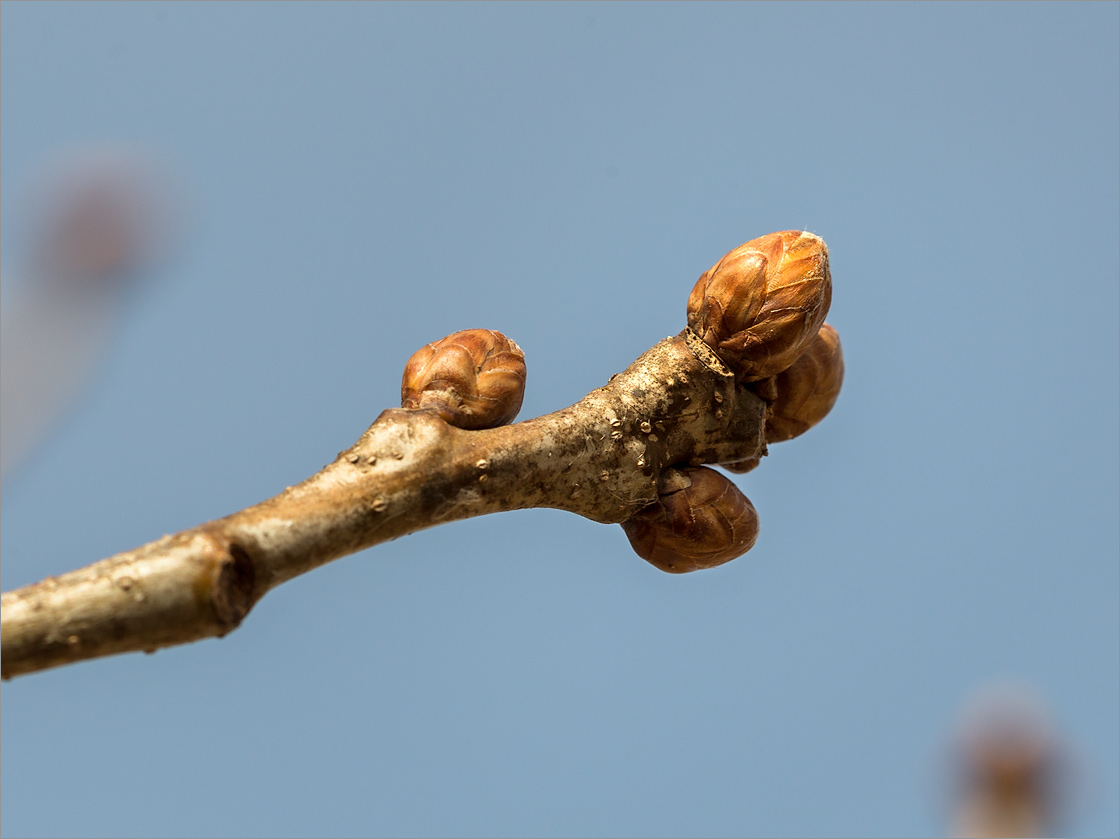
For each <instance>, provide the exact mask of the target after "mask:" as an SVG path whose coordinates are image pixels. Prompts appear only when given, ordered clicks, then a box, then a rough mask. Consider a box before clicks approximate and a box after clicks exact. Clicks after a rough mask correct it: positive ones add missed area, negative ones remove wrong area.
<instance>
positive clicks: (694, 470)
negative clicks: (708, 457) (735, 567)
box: [622, 466, 758, 574]
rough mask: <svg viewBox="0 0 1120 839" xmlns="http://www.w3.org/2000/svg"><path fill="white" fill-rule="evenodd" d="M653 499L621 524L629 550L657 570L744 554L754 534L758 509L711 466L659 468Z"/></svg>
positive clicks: (707, 564) (690, 567) (678, 570)
mask: <svg viewBox="0 0 1120 839" xmlns="http://www.w3.org/2000/svg"><path fill="white" fill-rule="evenodd" d="M658 483H659V487H658V494H659V495H658V499H657V501H655V502H654V503H653V504H650V505H649V506H648V507H645V508H643V509H642V510H640V511H639V512H638V513H636V514H635V515H634V516H632V517H631V518H630V519H628V520H627V521H624V522H623V523H622V529H623V530H624V531H625V532H626V537H627V538H628V539H629V540H630V545H631V546H632V547H633V548H634V552H635V553H636V554H637V555H638V556H640V557H641V558H642V559H644V560H646V561H647V562H649V563H651V564H653V565H656V566H657V567H658V568H660V569H661V570H662V571H668V572H669V573H671V574H683V573H685V572H686V571H698V570H700V569H701V568H714V567H715V566H717V565H722V564H723V563H725V562H729V561H730V560H732V559H734V558H735V557H737V556H741V555H742V554H745V553H746V552H747V551H749V550H750V549H751V547H752V546H753V545H754V543H755V540H756V539H757V538H758V513H756V512H755V509H754V505H752V504H751V502H750V500H749V499H748V498H747V497H746V496H745V495H743V493H741V492H740V491H739V488H738V487H737V486H735V484H733V483H731V481H729V480H728V479H727V478H725V477H724V476H723V475H721V474H720V473H719V472H716V471H715V470H713V469H708V468H706V467H704V466H689V467H686V468H684V469H665V470H664V471H663V472H662V473H661V477H660V480H659V482H658Z"/></svg>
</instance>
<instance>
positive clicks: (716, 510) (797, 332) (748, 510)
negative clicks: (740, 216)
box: [623, 230, 844, 573]
mask: <svg viewBox="0 0 1120 839" xmlns="http://www.w3.org/2000/svg"><path fill="white" fill-rule="evenodd" d="M831 300H832V277H831V274H830V272H829V267H828V249H827V248H826V247H825V244H824V241H823V240H822V239H820V237H818V236H814V235H813V234H812V233H808V232H802V231H796V230H786V231H783V232H781V233H771V234H769V235H767V236H762V237H760V238H758V239H754V240H752V241H750V242H747V243H746V244H745V245H741V246H740V247H738V248H735V250H733V251H731V252H730V253H728V254H727V255H725V256H724V257H723V259H721V260H720V261H719V262H717V263H716V264H715V265H713V266H712V267H711V268H710V269H709V270H708V271H706V272H704V273H703V274H702V275H701V276H700V279H699V280H697V281H696V285H695V286H694V287H693V289H692V293H691V294H690V295H689V298H688V326H689V328H690V329H691V330H692V331H693V332H694V333H695V334H696V335H697V336H699V337H700V338H701V340H703V341H704V343H705V344H707V345H708V347H710V348H711V349H712V350H713V351H714V352H715V353H716V354H717V355H718V356H719V358H720V360H721V361H722V362H723V363H724V364H725V365H726V366H727V367H728V369H729V370H731V371H732V373H733V374H734V375H735V379H736V381H737V382H738V383H739V385H740V386H745V387H750V388H751V389H752V390H754V391H755V392H756V393H757V394H758V395H759V396H761V397H762V398H763V399H765V400H766V402H767V403H768V409H767V419H766V430H765V434H766V442H767V443H778V442H782V441H784V440H790V439H792V438H794V437H796V436H798V435H800V434H803V433H804V432H805V431H807V430H809V429H810V428H812V427H813V426H814V425H816V424H817V423H818V422H820V421H821V420H822V419H824V417H825V415H826V414H828V412H829V411H830V410H831V409H832V406H833V405H834V404H835V402H836V398H837V396H839V394H840V386H841V384H842V383H843V379H844V360H843V355H842V353H841V350H840V337H839V335H838V334H837V332H836V330H835V329H834V328H833V327H831V326H829V325H828V324H826V323H825V322H824V318H825V315H826V314H827V313H828V307H829V304H830V303H831ZM758 463H759V459H758V458H750V459H749V460H744V461H737V462H734V463H725V464H721V465H722V466H723V467H724V468H726V469H727V470H728V471H731V472H748V471H750V470H751V469H753V468H754V467H755V466H757V465H758ZM623 530H624V531H625V532H626V535H627V537H628V538H629V539H630V544H631V545H632V546H633V548H634V550H635V552H636V553H637V554H638V555H639V556H640V557H642V558H643V559H646V560H648V561H649V562H651V563H652V564H653V565H655V566H657V567H658V568H660V569H662V570H664V571H670V572H674V573H679V572H683V571H692V570H696V569H700V568H711V567H713V566H716V565H720V564H722V563H724V562H728V561H729V560H732V559H734V558H735V557H737V556H741V555H742V554H744V553H746V552H747V551H748V550H750V548H751V547H752V546H753V545H754V543H755V539H756V538H757V536H758V515H757V513H756V512H755V509H754V506H753V505H752V504H751V502H750V500H749V499H747V497H746V496H745V495H743V493H742V492H740V491H739V489H738V487H736V486H735V484H733V483H732V482H731V481H730V480H729V479H728V478H726V477H724V476H723V475H721V474H719V473H718V472H715V471H713V470H711V469H698V468H693V469H686V470H678V469H675V468H668V469H666V470H665V471H664V472H663V473H662V476H661V480H660V482H659V493H658V499H657V501H655V502H654V503H652V504H650V505H649V506H648V507H646V508H645V509H643V510H641V511H640V512H639V513H638V514H637V515H635V516H634V517H633V518H631V519H630V520H629V521H627V522H624V523H623Z"/></svg>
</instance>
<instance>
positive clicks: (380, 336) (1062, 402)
mask: <svg viewBox="0 0 1120 839" xmlns="http://www.w3.org/2000/svg"><path fill="white" fill-rule="evenodd" d="M1118 9H1120V6H1118V5H1117V4H1115V3H1088V4H1082V3H1063V4H1061V5H1057V4H1053V3H1031V4H1017V3H1000V4H970V3H955V4H925V3H905V4H884V3H874V4H862V3H840V4H831V3H829V4H798V3H790V4H768V3H719V4H705V3H697V4H678V3H658V4H646V3H625V4H598V3H568V4H549V3H532V4H529V3H525V4H497V5H490V4H481V5H477V4H469V3H461V4H441V3H428V4H372V3H341V4H334V3H314V4H307V3H305V4H300V3H287V4H273V3H254V4H239V3H229V4H201V3H200V4H193V3H188V4H168V3H159V4H154V3H153V4H115V3H106V4H101V3H91V4H72V3H47V4H36V3H15V2H5V3H3V5H2V12H0V14H2V21H3V26H2V29H0V92H2V97H0V125H2V128H0V131H2V146H0V175H2V177H0V210H2V215H3V225H2V228H0V273H2V276H3V287H4V295H5V296H4V300H5V312H4V316H5V318H9V317H12V318H15V317H18V309H16V302H17V297H16V294H15V292H17V291H19V289H20V284H21V282H23V283H26V282H28V281H27V280H26V279H25V278H21V273H25V266H26V264H27V259H28V257H27V253H28V246H27V230H28V226H29V222H26V221H25V219H26V214H27V207H28V206H29V204H28V200H29V199H28V197H27V196H28V194H29V192H30V191H31V190H32V185H33V184H34V183H35V177H36V173H39V172H42V171H43V170H44V167H48V166H49V165H50V163H51V161H52V160H57V159H59V158H60V157H63V156H65V155H67V154H70V153H73V152H74V151H75V150H82V149H87V148H95V147H104V146H106V145H112V146H115V147H128V148H134V149H137V150H138V151H139V152H140V153H142V154H144V155H146V156H148V157H149V158H150V159H154V160H158V161H160V162H161V164H162V165H163V166H164V167H165V171H166V172H168V173H169V176H170V179H171V180H172V181H173V182H174V184H175V185H176V186H175V189H174V191H173V194H174V195H175V196H176V198H175V200H176V202H177V204H176V207H177V208H178V211H179V216H178V218H179V226H178V227H177V228H176V235H175V236H174V237H173V238H174V244H173V246H172V248H171V250H170V251H169V252H168V253H167V254H166V255H165V256H164V258H163V259H161V260H159V261H157V262H156V263H154V264H153V265H152V266H151V268H150V270H149V271H148V272H147V274H146V275H145V277H144V278H143V279H144V282H143V283H142V285H141V287H139V288H138V289H137V290H136V293H135V294H133V295H132V296H131V297H130V298H129V300H128V301H127V305H126V308H125V312H124V317H123V318H122V319H121V321H120V328H119V330H118V331H117V333H116V334H115V336H114V340H113V342H112V344H111V346H110V348H109V350H108V352H107V353H106V355H105V356H104V358H103V359H102V360H101V363H100V364H99V366H98V367H97V369H96V372H95V374H94V375H93V377H92V379H91V380H90V382H89V383H88V386H87V387H86V389H85V390H84V391H83V392H82V394H81V396H80V399H78V401H76V402H75V403H74V407H73V409H72V410H71V411H70V412H68V413H67V414H66V416H65V417H64V418H63V419H62V420H61V421H60V422H59V423H58V424H57V426H55V427H54V429H53V431H52V433H51V435H50V436H49V437H47V438H45V440H44V441H43V444H42V445H41V446H40V447H39V448H38V449H36V450H34V451H33V452H32V453H31V454H29V456H28V457H27V459H26V461H25V462H24V463H23V464H22V466H21V467H20V468H19V469H18V470H16V471H14V472H12V473H11V475H10V476H5V481H4V485H3V501H2V506H0V519H2V534H3V562H2V577H3V588H4V589H5V590H8V589H10V588H13V587H15V586H19V585H24V584H27V583H30V582H33V581H36V580H38V579H41V578H42V577H44V576H46V575H48V574H57V573H61V572H63V571H67V570H70V569H72V568H76V567H79V566H81V565H85V564H87V563H89V562H92V561H94V560H96V559H99V558H101V557H103V556H107V555H109V554H112V553H115V552H117V551H120V550H124V549H127V548H131V547H134V546H136V545H139V544H141V543H144V542H147V541H150V540H152V539H154V538H157V537H159V536H160V535H162V534H164V533H168V532H174V531H177V530H180V529H183V528H186V527H190V526H193V525H195V524H197V523H200V522H202V521H206V520H208V519H211V518H215V517H218V516H221V515H224V514H226V513H229V512H232V511H233V510H236V509H239V508H241V507H244V506H247V505H249V504H252V503H255V502H257V501H259V500H262V499H264V498H266V497H268V496H270V495H272V494H274V493H276V492H278V491H280V490H282V489H283V488H284V487H285V486H288V485H289V484H293V483H296V482H298V481H299V480H302V479H303V478H304V477H307V476H308V475H310V474H311V473H313V472H314V471H316V470H317V469H318V468H320V467H321V466H322V465H323V464H325V463H327V462H329V461H330V460H331V459H333V457H334V455H335V453H336V452H338V451H339V450H341V449H343V448H346V447H347V446H349V445H350V444H351V443H352V442H353V441H354V440H355V439H356V438H357V437H358V435H359V434H360V433H361V432H362V431H363V430H364V429H365V427H366V426H367V425H368V424H369V423H370V422H372V421H373V419H374V418H375V417H376V416H377V414H378V413H379V412H380V411H381V410H382V409H383V408H386V407H392V406H393V405H394V404H396V400H397V397H398V394H399V387H400V373H401V370H402V368H403V365H404V362H405V361H406V360H407V358H408V356H409V355H410V354H411V353H412V352H413V351H414V350H415V349H417V348H418V347H420V346H421V345H423V344H424V343H426V342H429V341H432V340H435V339H437V338H439V337H442V336H443V335H445V334H447V333H450V332H452V331H455V330H458V329H464V328H470V327H484V328H491V329H498V330H501V331H502V332H504V333H505V334H507V335H508V336H510V337H511V338H513V339H514V340H515V341H517V342H518V343H519V344H520V345H521V347H522V348H523V349H524V351H525V353H526V361H527V366H528V387H527V392H526V396H525V402H524V406H523V408H522V412H521V417H522V418H526V417H531V416H536V415H539V414H542V413H547V412H549V411H552V410H556V409H558V408H561V407H565V406H567V405H569V404H571V403H572V402H574V401H576V400H578V399H579V398H581V397H582V396H583V395H584V394H585V393H587V392H588V391H590V390H592V389H593V388H595V387H597V386H599V385H600V384H602V383H604V382H605V381H606V379H607V378H608V377H609V376H610V375H611V374H612V373H615V372H617V371H619V370H621V369H622V368H624V367H625V366H626V365H627V364H629V362H630V361H632V360H633V359H634V358H636V357H637V356H638V355H640V354H641V352H643V351H644V350H645V349H646V348H648V347H649V346H650V345H652V344H653V343H655V342H656V341H658V340H660V339H661V338H663V337H665V336H666V335H669V334H672V333H676V332H678V331H679V330H680V329H681V328H683V326H684V317H685V301H686V299H687V296H688V292H689V290H690V289H691V287H692V284H693V282H694V281H695V280H696V277H697V276H698V275H699V274H700V273H701V272H703V271H704V270H706V269H707V268H708V267H709V266H710V265H711V264H712V263H713V262H715V261H716V260H717V259H718V258H719V257H720V256H721V255H722V254H723V253H725V252H726V251H728V250H730V249H731V248H733V247H735V246H737V245H738V244H740V243H742V242H744V241H746V240H748V239H751V238H754V237H756V236H759V235H762V234H765V233H768V232H771V231H775V230H783V229H788V228H804V229H808V230H811V231H813V232H815V233H817V234H819V235H821V236H822V237H824V239H825V240H826V241H827V242H828V244H829V247H830V252H831V264H832V272H833V282H834V294H833V303H832V308H831V312H830V315H829V318H828V320H829V322H830V323H832V324H833V325H835V326H836V328H837V329H838V330H839V333H840V335H841V338H842V340H843V342H844V352H845V360H846V365H847V375H846V380H845V384H844V389H843V391H842V393H841V396H840V399H839V401H838V403H837V405H836V408H835V409H834V411H833V412H832V414H831V415H830V416H829V417H828V418H827V419H826V420H825V421H824V422H823V423H822V424H821V425H820V426H818V427H817V428H815V429H813V430H812V431H810V432H809V433H808V434H806V435H804V436H803V437H800V438H798V439H796V440H793V441H790V442H788V443H783V444H780V445H777V446H774V447H773V448H772V450H771V456H770V457H768V458H767V459H765V460H764V462H763V464H762V466H761V467H760V468H759V469H757V470H756V471H755V472H752V473H750V474H748V475H744V476H736V477H735V480H736V482H737V484H738V485H739V486H740V487H741V488H742V489H743V491H744V492H745V493H746V494H747V495H748V496H749V497H750V498H751V500H752V501H753V503H754V504H755V506H756V508H757V509H758V511H759V515H760V519H761V535H760V537H759V540H758V543H757V544H756V546H755V547H754V548H753V550H751V552H750V553H748V554H747V555H746V556H745V557H742V558H740V559H738V560H736V561H735V562H732V563H730V564H729V565H726V566H723V567H721V568H719V569H716V570H712V571H708V572H701V573H696V574H692V575H686V576H683V577H678V576H672V575H666V574H662V573H660V572H658V571H656V570H655V569H653V568H652V567H651V566H649V565H647V564H646V563H644V562H643V561H642V560H640V559H639V558H637V557H636V556H635V555H634V554H633V553H632V552H631V550H630V548H629V545H628V543H627V541H626V539H625V536H624V535H623V533H622V531H621V529H620V528H619V527H617V526H610V527H608V526H604V525H599V524H594V523H592V522H589V521H585V520H582V519H580V518H577V517H575V516H572V515H569V514H565V513H561V512H558V511H551V510H533V511H523V512H517V513H508V514H502V515H497V516H491V517H487V518H482V519H476V520H472V521H467V522H459V523H455V524H452V525H447V526H442V527H438V528H435V529H432V530H428V531H424V532H422V533H418V534H414V535H412V536H409V537H407V538H404V539H401V540H399V541H396V542H393V543H390V544H386V545H381V546H379V547H376V548H374V549H372V550H370V551H366V552H363V553H360V554H357V555H355V556H352V557H348V558H345V559H342V560H340V561H338V562H335V563H333V564H331V565H329V566H327V567H325V568H322V569H320V570H318V571H316V572H314V573H312V574H309V575H306V576H305V577H303V578H300V579H297V580H295V581H292V582H290V583H288V584H286V585H285V586H283V587H281V588H280V589H278V590H276V591H275V592H273V593H271V594H269V595H268V596H267V597H266V598H265V599H264V600H263V601H261V602H260V603H259V604H258V605H257V607H256V608H255V609H254V611H253V612H252V613H251V614H250V616H249V617H248V618H247V619H246V621H245V623H244V624H243V625H242V626H241V628H239V629H238V630H237V631H236V632H234V633H232V634H231V635H229V636H228V637H226V638H225V639H222V640H220V641H218V640H210V641H205V642H201V643H197V644H194V645H190V646H187V647H181V648H176V649H172V650H166V651H162V652H160V653H158V654H156V655H152V656H144V655H131V656H122V657H117V658H113V659H105V660H101V661H95V662H91V663H84V664H80V665H76V666H72V667H67V668H62V669H59V670H55V671H51V672H47V673H41V674H36V675H32V676H29V677H26V678H21V679H17V680H15V681H12V682H7V683H5V684H4V685H3V688H2V698H3V715H2V718H0V725H2V729H0V730H2V741H3V748H2V754H0V779H2V781H0V783H2V796H0V815H2V823H3V831H4V833H5V835H12V836H15V835H29V836H30V835H85V836H101V835H105V836H109V835H114V836H132V835H136V836H140V835H144V836H150V835H160V836H163V835H167V836H172V835H200V836H209V835H278V836H285V835H315V834H318V835H340V836H341V835H369V834H374V835H378V834H381V835H389V834H426V835H465V834H486V835H514V834H517V835H558V834H559V835H630V834H641V835H650V836H660V835H712V836H724V835H728V836H730V835H805V834H816V835H868V836H877V835H937V834H944V833H945V832H946V831H947V830H948V829H949V828H948V823H949V822H948V812H947V808H948V805H947V801H949V800H951V799H950V798H949V797H948V792H947V790H948V789H949V788H950V783H949V781H948V770H947V768H946V767H947V764H948V763H949V758H947V754H948V753H949V752H950V747H951V740H952V737H953V735H954V732H955V731H956V730H957V726H958V724H959V718H960V714H961V712H962V708H964V707H965V706H966V705H967V703H968V702H969V700H970V698H971V697H974V696H975V695H976V693H977V691H980V690H983V689H984V688H985V686H988V685H991V684H992V683H994V682H1000V681H1002V680H1011V681H1013V682H1015V683H1017V684H1020V685H1023V686H1024V689H1025V690H1029V691H1031V692H1033V693H1034V694H1035V695H1036V696H1037V697H1038V698H1039V699H1040V701H1041V702H1043V703H1044V704H1045V706H1046V707H1047V709H1048V712H1049V714H1050V717H1051V721H1052V724H1053V726H1054V728H1055V730H1056V731H1057V732H1059V734H1060V736H1061V738H1062V742H1063V744H1064V746H1065V748H1066V749H1067V750H1068V753H1069V754H1070V755H1071V762H1072V764H1075V765H1076V773H1075V774H1076V782H1075V784H1074V785H1075V787H1076V792H1075V794H1074V795H1073V796H1072V801H1071V804H1070V806H1069V808H1068V809H1069V812H1068V814H1067V817H1066V821H1065V822H1064V823H1063V827H1062V832H1065V833H1069V834H1077V835H1081V834H1084V835H1116V834H1117V833H1120V823H1118V810H1120V806H1118V799H1117V792H1116V790H1117V789H1118V788H1120V766H1118V757H1117V755H1118V753H1120V722H1118V714H1117V709H1118V707H1120V684H1118V682H1120V665H1118V661H1120V649H1118V647H1120V605H1118V598H1120V595H1118V589H1120V567H1118V566H1120V563H1118V558H1117V555H1118V548H1120V544H1118V517H1117V509H1118V506H1120V497H1118V467H1117V464H1118V459H1120V452H1118V435H1117V429H1118V379H1120V371H1118V316H1117V311H1118V307H1120V301H1118V286H1120V282H1118V259H1117V255H1118V232H1117V231H1118V228H1120V218H1118V206H1120V200H1118V187H1117V184H1118V181H1120V172H1118V158H1117V148H1118V147H1120V136H1118V122H1120V117H1118V100H1120V93H1118V82H1117V78H1118V72H1117V71H1118V51H1117V31H1118V23H1120V21H1118ZM9 303H10V310H9ZM5 322H8V321H5Z"/></svg>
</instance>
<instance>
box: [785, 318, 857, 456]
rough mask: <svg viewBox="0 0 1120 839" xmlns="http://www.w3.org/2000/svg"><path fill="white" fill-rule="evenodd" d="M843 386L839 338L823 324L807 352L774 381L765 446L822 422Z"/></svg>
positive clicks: (803, 431) (801, 432)
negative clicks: (774, 390)
mask: <svg viewBox="0 0 1120 839" xmlns="http://www.w3.org/2000/svg"><path fill="white" fill-rule="evenodd" d="M843 382H844V355H843V353H842V352H841V349H840V336H839V335H838V334H837V332H836V330H835V329H834V328H832V327H831V326H830V325H828V324H827V323H826V324H825V325H824V326H822V327H821V331H820V332H818V333H817V337H816V338H814V339H813V343H811V344H810V345H809V349H807V350H806V351H805V352H804V353H803V354H802V355H801V357H800V358H798V359H797V361H795V362H794V363H793V365H792V366H791V367H789V368H788V369H787V370H783V371H782V372H781V373H779V374H778V375H777V376H776V377H775V378H774V385H775V389H776V390H777V398H776V399H775V400H774V402H773V404H772V405H771V406H770V415H769V416H768V417H767V419H766V442H767V443H780V442H782V441H783V440H791V439H793V438H794V437H796V436H797V435H799V434H804V433H805V432H806V431H808V430H809V429H810V428H812V427H813V426H814V425H816V424H817V423H818V422H820V421H821V420H822V419H824V418H825V416H826V415H827V414H828V412H829V411H831V410H832V406H833V405H835V404H836V397H838V396H839V395H840V386H841V385H842V384H843Z"/></svg>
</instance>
